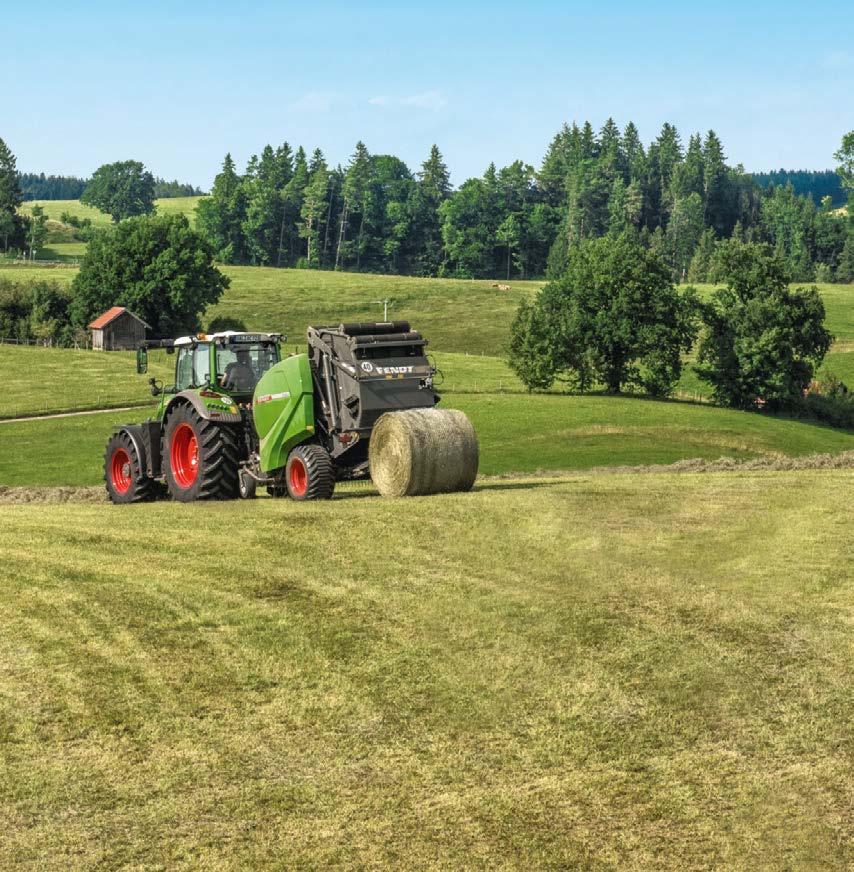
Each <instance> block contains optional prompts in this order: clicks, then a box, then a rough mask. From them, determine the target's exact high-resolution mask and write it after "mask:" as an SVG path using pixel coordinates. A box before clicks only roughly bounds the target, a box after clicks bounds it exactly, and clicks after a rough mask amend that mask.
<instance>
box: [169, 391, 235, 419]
mask: <svg viewBox="0 0 854 872" xmlns="http://www.w3.org/2000/svg"><path fill="white" fill-rule="evenodd" d="M181 403H189V404H190V405H191V406H192V407H193V408H194V409H195V410H196V411H197V412H198V413H199V415H200V416H201V417H202V418H204V419H205V420H206V421H216V422H217V423H220V424H240V423H241V422H242V421H243V418H241V417H240V412H239V411H237V410H236V409H237V407H236V406H235V407H234V408H235V410H236V411H234V412H224V411H218V410H216V409H210V408H208V406H207V405H206V404H205V402H204V400H202V398H201V397H200V396H199V395H198V393H196V392H195V391H181V393H180V394H175V396H174V397H172V399H171V400H169V404H168V405H167V406H166V409H165V411H164V414H163V420H164V422H165V421H166V418H167V417H168V416H169V415H170V414H171V413H172V410H173V409H174V408H175V407H176V406H177V405H179V404H181Z"/></svg>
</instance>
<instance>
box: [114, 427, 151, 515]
mask: <svg viewBox="0 0 854 872" xmlns="http://www.w3.org/2000/svg"><path fill="white" fill-rule="evenodd" d="M104 481H105V482H106V484H107V496H109V498H110V500H111V501H112V502H114V503H142V502H147V501H148V500H153V499H154V497H155V482H154V479H152V478H149V477H148V476H147V475H146V474H145V470H144V469H143V468H142V463H141V459H140V457H139V455H138V454H137V451H136V447H135V446H134V444H133V440H132V439H131V438H130V436H128V434H127V433H125V432H122V431H121V430H120V431H119V432H118V433H114V434H113V435H112V436H111V437H110V441H109V442H107V450H106V452H105V453H104Z"/></svg>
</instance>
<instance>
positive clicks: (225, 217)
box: [196, 154, 246, 263]
mask: <svg viewBox="0 0 854 872" xmlns="http://www.w3.org/2000/svg"><path fill="white" fill-rule="evenodd" d="M245 219H246V193H245V190H244V188H243V182H242V180H241V178H240V176H238V175H237V172H236V170H235V167H234V161H233V160H232V157H231V154H227V155H226V156H225V160H224V161H223V164H222V170H221V171H220V172H219V173H218V174H217V176H216V178H215V179H214V184H213V188H212V189H211V194H210V196H209V197H205V198H204V199H203V200H201V201H200V202H199V205H198V206H197V207H196V227H197V229H198V230H199V232H200V233H201V234H202V235H203V236H205V237H206V238H207V240H208V241H209V242H210V244H211V245H212V246H213V248H214V252H215V254H216V257H217V259H218V260H222V261H224V262H225V263H242V262H244V260H245V259H246V240H245V237H244V235H243V222H244V221H245Z"/></svg>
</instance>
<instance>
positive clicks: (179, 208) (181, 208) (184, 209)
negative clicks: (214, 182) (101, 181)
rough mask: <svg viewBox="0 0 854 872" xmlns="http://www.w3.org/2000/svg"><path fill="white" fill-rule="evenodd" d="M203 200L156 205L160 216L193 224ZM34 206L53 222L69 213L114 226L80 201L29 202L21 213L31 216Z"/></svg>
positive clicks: (182, 199) (98, 224)
mask: <svg viewBox="0 0 854 872" xmlns="http://www.w3.org/2000/svg"><path fill="white" fill-rule="evenodd" d="M201 199H202V198H201V197H167V198H165V199H162V200H155V201H154V205H155V207H156V208H157V212H158V214H161V215H163V214H175V213H179V214H181V215H186V216H187V218H189V219H190V221H191V222H193V221H194V220H195V209H196V206H197V205H198V202H199V200H201ZM33 206H41V207H42V209H44V212H45V215H47V217H48V218H49V219H50V220H51V221H57V222H58V221H59V220H60V216H61V215H62V213H63V212H67V213H68V214H69V215H75V216H77V217H78V218H89V219H90V220H91V221H92V224H93V225H94V226H96V227H109V226H110V224H112V219H111V218H110V216H109V215H107V214H105V213H104V212H100V211H98V210H97V209H93V208H92V207H91V206H84V205H83V204H82V203H81V202H80V201H79V200H28V201H27V202H26V203H24V204H23V205H22V206H21V212H22V213H23V214H24V215H31V214H32V211H33Z"/></svg>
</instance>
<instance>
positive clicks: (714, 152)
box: [703, 130, 735, 237]
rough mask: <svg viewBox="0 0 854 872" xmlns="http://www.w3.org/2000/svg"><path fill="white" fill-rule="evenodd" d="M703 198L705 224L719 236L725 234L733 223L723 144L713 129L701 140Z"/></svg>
mask: <svg viewBox="0 0 854 872" xmlns="http://www.w3.org/2000/svg"><path fill="white" fill-rule="evenodd" d="M703 184H704V191H703V199H704V201H705V206H706V209H705V214H704V219H705V222H706V225H707V226H708V227H711V228H713V229H714V231H715V232H716V233H717V234H718V235H719V236H722V237H723V236H727V235H729V232H730V231H731V229H732V224H734V223H735V219H734V218H733V220H732V223H730V221H729V218H730V216H729V214H728V205H727V190H726V189H727V168H726V156H725V155H724V150H723V146H722V145H721V141H720V139H718V136H717V134H716V133H715V131H714V130H710V131H709V132H708V133H707V134H706V139H705V141H704V142H703Z"/></svg>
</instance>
